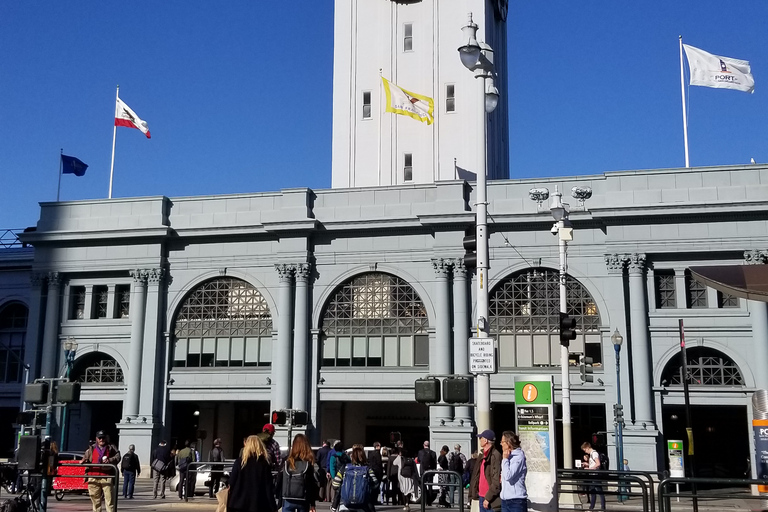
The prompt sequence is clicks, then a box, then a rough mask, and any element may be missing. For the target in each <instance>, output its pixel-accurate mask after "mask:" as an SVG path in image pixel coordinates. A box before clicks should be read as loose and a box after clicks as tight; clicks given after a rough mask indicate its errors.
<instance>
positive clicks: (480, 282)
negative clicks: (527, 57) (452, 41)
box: [459, 13, 499, 431]
mask: <svg viewBox="0 0 768 512" xmlns="http://www.w3.org/2000/svg"><path fill="white" fill-rule="evenodd" d="M477 28H478V27H477V24H476V23H474V22H473V21H472V13H469V20H468V22H467V25H465V26H464V27H462V29H461V31H462V39H463V42H464V45H462V46H461V47H459V58H460V59H461V62H462V64H464V67H466V68H467V69H468V70H470V71H473V72H474V71H478V74H476V75H475V78H481V79H482V82H481V94H482V102H481V104H482V105H483V108H482V109H481V110H480V117H479V118H478V121H479V122H480V124H481V126H482V129H481V130H478V135H479V137H480V138H479V139H478V145H480V148H479V151H481V154H480V155H479V157H478V159H477V162H478V169H477V205H476V206H477V215H476V219H475V224H476V240H477V322H476V324H475V330H476V336H477V337H478V338H487V337H488V336H489V331H490V321H489V319H490V307H489V302H488V269H489V267H490V265H489V254H488V185H487V172H488V170H487V166H488V164H487V154H486V152H487V146H488V134H487V116H488V114H490V113H491V112H493V110H494V109H495V108H496V106H497V105H498V101H499V93H498V90H496V87H495V86H494V85H493V72H494V66H493V49H492V48H491V47H490V46H489V45H487V44H485V43H482V44H481V43H478V41H477ZM489 79H490V85H489V86H488V84H487V80H489ZM494 357H495V356H494ZM476 391H477V397H476V400H477V430H478V431H483V430H486V429H490V428H491V377H490V375H489V374H487V373H480V374H478V375H477V389H476Z"/></svg>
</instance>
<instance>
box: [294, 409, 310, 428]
mask: <svg viewBox="0 0 768 512" xmlns="http://www.w3.org/2000/svg"><path fill="white" fill-rule="evenodd" d="M293 424H294V425H309V413H308V412H307V411H293Z"/></svg>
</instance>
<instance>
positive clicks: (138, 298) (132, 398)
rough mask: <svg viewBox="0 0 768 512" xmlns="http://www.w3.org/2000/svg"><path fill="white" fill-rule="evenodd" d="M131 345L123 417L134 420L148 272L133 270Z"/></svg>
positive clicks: (139, 373) (142, 343)
mask: <svg viewBox="0 0 768 512" xmlns="http://www.w3.org/2000/svg"><path fill="white" fill-rule="evenodd" d="M130 274H131V276H133V286H132V287H131V310H130V313H129V314H130V317H131V345H130V349H129V352H128V372H127V376H126V382H125V384H126V388H127V391H126V397H125V403H124V404H123V417H124V418H132V417H136V416H137V415H138V414H139V398H140V395H141V358H142V352H143V350H144V311H145V310H144V308H145V302H146V299H147V277H148V276H149V271H147V270H131V272H130Z"/></svg>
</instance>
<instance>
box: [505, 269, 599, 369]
mask: <svg viewBox="0 0 768 512" xmlns="http://www.w3.org/2000/svg"><path fill="white" fill-rule="evenodd" d="M566 297H567V299H568V314H569V315H571V316H573V317H574V318H576V332H577V333H578V336H577V338H576V339H575V340H573V341H572V342H571V345H570V352H571V353H572V354H585V355H587V356H588V357H591V358H592V359H593V361H594V363H595V364H600V363H601V361H602V351H601V349H600V331H599V326H600V314H599V312H598V311H597V305H596V304H595V301H594V299H593V298H592V296H591V295H590V294H589V292H588V291H587V289H586V288H584V286H583V285H582V284H581V283H579V282H578V281H577V280H576V279H574V278H573V277H571V276H567V278H566ZM490 310H491V311H490V314H491V319H490V321H491V333H492V334H493V336H498V338H499V363H500V366H501V367H506V368H527V367H532V366H558V365H559V364H560V335H559V333H560V280H559V273H558V271H557V270H552V269H531V270H528V271H525V272H520V273H518V274H515V275H512V276H510V277H509V278H507V279H506V280H505V281H503V282H501V283H500V284H499V285H498V286H496V288H494V290H493V291H492V293H491V296H490ZM571 364H576V362H575V358H574V359H573V360H572V361H571Z"/></svg>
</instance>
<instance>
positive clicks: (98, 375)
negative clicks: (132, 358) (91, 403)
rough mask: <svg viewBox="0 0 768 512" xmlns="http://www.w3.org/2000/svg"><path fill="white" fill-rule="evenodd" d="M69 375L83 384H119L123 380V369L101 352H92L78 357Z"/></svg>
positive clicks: (110, 357)
mask: <svg viewBox="0 0 768 512" xmlns="http://www.w3.org/2000/svg"><path fill="white" fill-rule="evenodd" d="M70 377H71V379H72V380H76V381H78V382H82V383H84V384H120V383H122V382H123V380H124V379H123V370H122V369H121V368H120V365H119V364H117V361H115V359H114V358H113V357H112V356H109V355H107V354H104V353H102V352H92V353H90V354H87V355H84V356H82V357H80V358H78V359H77V360H76V361H75V365H74V366H73V367H72V373H71V375H70Z"/></svg>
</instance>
